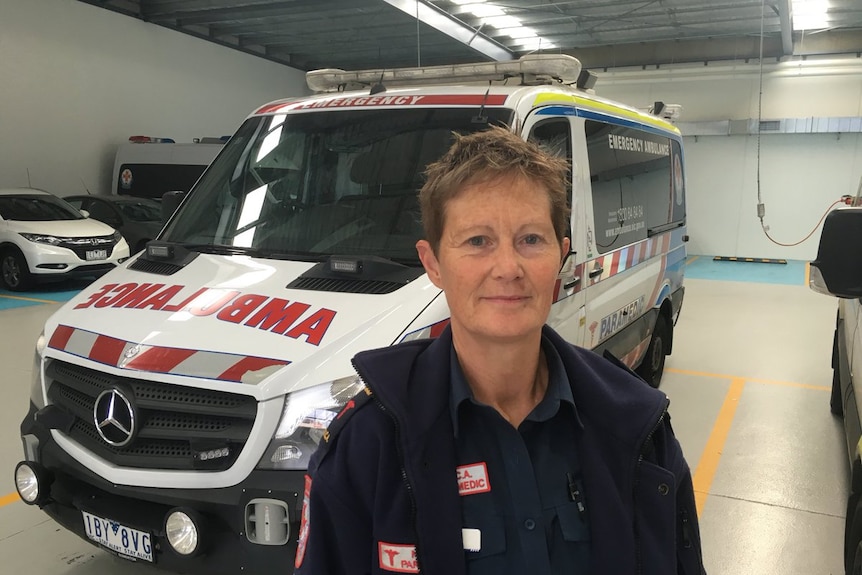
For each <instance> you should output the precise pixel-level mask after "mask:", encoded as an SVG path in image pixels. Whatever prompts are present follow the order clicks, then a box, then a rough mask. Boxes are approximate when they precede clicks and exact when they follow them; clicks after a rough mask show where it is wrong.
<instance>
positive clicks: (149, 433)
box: [45, 360, 257, 471]
mask: <svg viewBox="0 0 862 575" xmlns="http://www.w3.org/2000/svg"><path fill="white" fill-rule="evenodd" d="M45 373H46V376H47V378H48V398H49V400H50V402H51V403H53V404H54V405H56V406H58V407H60V408H62V409H63V410H65V411H66V412H68V413H70V414H72V415H73V416H74V423H73V424H72V426H71V428H70V429H69V430H68V432H67V435H68V436H69V437H70V438H71V439H72V440H73V441H75V442H77V443H78V444H80V445H81V446H82V447H84V448H86V449H88V450H90V451H92V452H93V453H95V454H96V455H98V456H100V457H102V458H103V459H105V460H107V461H109V462H111V463H113V464H115V465H118V466H121V467H136V468H147V469H186V470H188V469H203V470H209V471H223V470H225V469H227V468H229V467H230V466H231V465H232V464H233V462H234V461H236V458H237V456H238V455H239V453H240V451H242V448H243V447H244V446H245V443H246V441H248V436H249V433H250V432H251V428H252V425H254V419H255V416H256V415H257V401H256V400H255V399H254V398H253V397H250V396H247V395H240V394H235V393H226V392H221V391H210V390H205V389H196V388H190V387H183V386H179V385H169V384H165V383H157V382H152V381H145V380H140V379H133V378H128V377H119V376H114V375H111V374H107V373H103V372H100V371H96V370H94V369H89V368H85V367H81V366H78V365H75V364H71V363H66V362H64V361H59V360H51V361H50V362H49V363H48V366H47V368H46V372H45ZM111 389H118V390H120V391H121V392H122V393H123V395H125V396H126V397H128V399H129V401H130V402H131V403H132V404H133V405H134V406H135V408H136V410H137V417H136V426H137V429H138V431H137V433H136V435H135V437H134V439H133V440H132V442H131V443H129V444H128V445H126V446H123V447H115V446H113V445H111V444H109V443H107V442H105V441H104V440H103V439H102V437H101V436H100V435H99V432H98V431H97V430H96V423H95V415H94V412H93V408H94V406H95V403H96V399H97V398H98V396H99V395H100V394H101V393H102V392H103V391H106V390H111ZM222 447H228V448H229V455H228V456H227V457H221V458H218V459H213V460H209V461H203V462H202V461H198V460H196V458H195V453H199V452H201V451H208V450H212V449H219V448H222Z"/></svg>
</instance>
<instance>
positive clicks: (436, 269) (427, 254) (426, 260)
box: [416, 240, 443, 289]
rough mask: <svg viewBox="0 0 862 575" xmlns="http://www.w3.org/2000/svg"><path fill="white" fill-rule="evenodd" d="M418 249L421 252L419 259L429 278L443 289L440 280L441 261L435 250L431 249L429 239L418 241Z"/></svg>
mask: <svg viewBox="0 0 862 575" xmlns="http://www.w3.org/2000/svg"><path fill="white" fill-rule="evenodd" d="M416 251H417V252H418V253H419V261H421V262H422V266H423V267H424V268H425V273H427V274H428V279H430V280H431V283H433V284H434V285H435V286H437V287H438V288H440V289H443V285H442V283H441V281H440V262H438V261H437V256H436V255H434V250H433V249H431V244H430V243H428V240H419V241H418V242H416Z"/></svg>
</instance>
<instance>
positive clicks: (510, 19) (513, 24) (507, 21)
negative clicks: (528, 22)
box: [482, 16, 521, 30]
mask: <svg viewBox="0 0 862 575" xmlns="http://www.w3.org/2000/svg"><path fill="white" fill-rule="evenodd" d="M482 23H484V24H485V25H486V26H491V27H493V28H497V29H498V30H499V29H500V28H517V27H518V26H520V25H521V21H520V20H518V19H517V18H515V17H514V16H492V17H491V18H482Z"/></svg>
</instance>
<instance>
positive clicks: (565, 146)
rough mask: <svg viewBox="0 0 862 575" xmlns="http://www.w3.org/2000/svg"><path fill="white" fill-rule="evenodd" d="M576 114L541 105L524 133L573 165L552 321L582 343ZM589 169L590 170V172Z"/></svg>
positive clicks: (581, 238) (581, 217) (581, 244)
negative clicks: (565, 240) (564, 253)
mask: <svg viewBox="0 0 862 575" xmlns="http://www.w3.org/2000/svg"><path fill="white" fill-rule="evenodd" d="M568 109H569V110H571V113H572V115H571V116H569V115H560V111H561V110H566V109H565V108H562V107H560V106H554V107H547V108H539V109H538V110H536V111H534V112H533V113H531V114H530V115H529V116H528V117H527V119H526V121H525V122H524V131H523V134H524V137H526V138H527V139H528V140H530V141H533V142H536V143H537V144H539V146H541V147H542V148H544V149H545V150H547V151H548V152H550V153H552V154H554V155H555V156H558V157H562V158H565V159H566V160H567V161H568V162H569V164H570V165H571V166H572V173H571V177H570V182H569V184H568V196H569V202H568V203H569V207H570V208H571V214H570V219H569V226H568V228H567V229H568V235H569V237H570V239H571V247H570V250H569V253H568V255H567V256H565V257H564V260H563V263H562V266H561V268H560V273H559V275H558V276H557V282H556V285H555V286H554V296H553V301H554V303H553V305H552V306H551V313H550V315H549V316H548V325H550V326H551V327H553V328H554V329H555V330H556V331H557V332H558V333H559V334H560V335H562V336H563V337H564V338H565V339H566V340H567V341H569V342H571V343H574V344H578V345H581V344H582V342H583V340H584V330H585V325H586V324H585V311H584V302H585V299H584V292H583V290H582V289H581V287H582V285H583V278H582V277H581V270H583V265H582V264H583V261H584V253H585V252H584V250H585V246H586V241H585V236H584V226H583V222H584V206H583V203H582V202H581V201H580V199H579V198H581V197H582V192H580V188H581V186H582V185H583V176H582V174H581V172H582V171H583V169H584V168H583V165H582V162H581V161H579V160H578V159H577V158H574V157H573V151H574V152H575V153H576V152H577V150H580V149H581V148H582V146H576V145H573V142H574V141H577V140H576V139H575V138H576V136H575V131H576V126H577V124H578V122H580V120H578V119H577V118H576V117H574V108H568ZM587 173H588V172H587Z"/></svg>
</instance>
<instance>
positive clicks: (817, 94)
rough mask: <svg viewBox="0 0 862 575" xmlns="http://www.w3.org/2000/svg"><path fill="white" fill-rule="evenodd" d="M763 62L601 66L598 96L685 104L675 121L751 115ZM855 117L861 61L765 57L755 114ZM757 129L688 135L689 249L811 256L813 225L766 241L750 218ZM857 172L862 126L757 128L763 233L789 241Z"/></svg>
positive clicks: (861, 163) (641, 103)
mask: <svg viewBox="0 0 862 575" xmlns="http://www.w3.org/2000/svg"><path fill="white" fill-rule="evenodd" d="M760 83H761V82H760V65H759V63H758V62H752V63H749V64H741V63H737V64H725V65H721V64H714V63H710V64H709V66H703V65H698V66H680V67H671V68H665V67H662V68H661V69H658V70H655V69H653V70H638V71H616V72H614V71H609V72H607V73H600V74H599V81H598V83H597V85H596V91H597V93H598V94H599V95H601V96H605V97H608V98H612V99H615V100H620V101H622V102H625V103H627V104H630V105H633V106H636V107H638V108H647V107H649V106H650V105H652V104H653V102H655V101H656V100H661V101H664V102H666V103H675V104H682V106H683V108H684V111H683V117H682V119H681V120H682V121H685V122H700V121H709V120H728V119H733V120H739V119H747V118H757V117H758V105H759V104H758V95H759V92H760ZM846 116H862V60H860V59H858V58H848V59H842V60H831V61H825V60H824V61H813V60H809V61H807V62H803V63H800V62H793V63H791V62H787V63H781V64H775V63H772V64H764V67H763V102H762V118H763V119H764V120H768V119H780V118H805V117H846ZM757 147H758V146H757V137H756V136H708V137H706V136H699V137H696V138H695V137H686V138H685V153H686V163H687V168H688V171H687V183H688V198H687V199H688V229H689V233H690V235H691V241H690V242H689V247H688V249H689V253H691V254H706V255H722V256H743V257H763V258H786V259H806V260H807V259H814V257H815V256H816V254H817V242H818V240H819V238H820V232H819V228H818V230H817V231H815V233H814V234H813V235H812V236H811V238H810V239H808V240H807V241H806V242H804V243H802V244H801V245H799V246H796V247H782V246H779V245H776V244H774V243H772V242H771V241H770V240H769V239H768V238H767V237H766V235H765V234H764V232H763V231H762V229H761V226H760V220H759V219H758V218H757V203H758V199H757V194H758V186H757V171H758V160H757V156H758V154H757ZM860 177H862V136H860V134H782V135H766V134H764V135H762V136H761V140H760V193H761V197H762V201H763V202H764V203H765V204H766V217H765V218H764V222H765V223H766V225H767V226H769V228H770V229H769V235H771V236H772V237H773V238H774V239H775V240H776V241H778V242H781V243H794V242H797V241H799V240H801V239H802V238H804V237H805V236H806V235H808V233H809V232H811V231H812V229H814V228H815V226H817V224H818V221H819V220H820V218H821V216H822V215H823V214H824V212H825V211H826V210H827V209H828V208H829V206H830V205H831V204H832V203H833V202H834V201H835V200H837V199H839V198H840V197H841V196H842V195H843V194H855V193H856V190H857V187H858V186H859V179H860Z"/></svg>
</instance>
